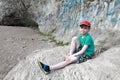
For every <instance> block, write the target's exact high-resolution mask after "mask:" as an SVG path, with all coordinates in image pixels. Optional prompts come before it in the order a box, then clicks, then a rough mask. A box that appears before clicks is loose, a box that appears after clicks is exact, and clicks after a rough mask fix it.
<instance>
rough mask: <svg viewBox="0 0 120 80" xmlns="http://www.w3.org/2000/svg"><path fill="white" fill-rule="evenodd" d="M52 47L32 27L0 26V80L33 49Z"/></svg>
mask: <svg viewBox="0 0 120 80" xmlns="http://www.w3.org/2000/svg"><path fill="white" fill-rule="evenodd" d="M44 40H46V41H44ZM52 47H55V44H54V43H52V42H49V40H48V37H47V36H42V35H40V34H39V32H38V31H36V30H34V29H31V28H28V27H12V26H0V80H2V79H3V78H4V76H5V75H6V74H7V73H8V72H9V71H10V70H11V69H12V68H13V66H15V65H16V64H17V63H18V62H19V61H20V60H22V59H25V58H26V56H27V55H29V54H31V53H33V51H35V50H39V49H43V48H52Z"/></svg>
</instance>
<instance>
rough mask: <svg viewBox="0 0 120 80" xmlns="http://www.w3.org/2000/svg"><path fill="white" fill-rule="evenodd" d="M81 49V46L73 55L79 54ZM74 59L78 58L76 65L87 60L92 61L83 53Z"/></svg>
mask: <svg viewBox="0 0 120 80" xmlns="http://www.w3.org/2000/svg"><path fill="white" fill-rule="evenodd" d="M81 49H82V46H79V47H78V48H77V49H75V51H74V53H77V52H79V51H80V50H81ZM76 57H77V58H78V61H77V63H82V62H85V61H87V60H88V59H92V58H91V57H90V56H88V55H86V54H85V53H83V54H81V55H79V56H76Z"/></svg>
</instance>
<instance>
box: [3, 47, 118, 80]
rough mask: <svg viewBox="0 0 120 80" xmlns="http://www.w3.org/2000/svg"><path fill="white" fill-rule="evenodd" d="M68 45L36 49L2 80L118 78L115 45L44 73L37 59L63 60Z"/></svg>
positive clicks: (106, 79)
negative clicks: (92, 56)
mask: <svg viewBox="0 0 120 80" xmlns="http://www.w3.org/2000/svg"><path fill="white" fill-rule="evenodd" d="M68 50H69V48H68V46H66V47H57V48H53V49H48V50H38V51H37V52H35V53H34V54H32V55H30V56H28V57H27V58H26V59H25V60H23V61H20V63H19V64H18V65H16V66H15V67H14V68H13V69H12V70H11V71H10V72H9V73H8V74H7V76H6V77H5V78H4V79H3V80H120V69H119V67H120V64H119V62H120V59H119V58H120V54H119V52H120V46H115V47H113V48H111V49H109V50H107V51H105V52H104V53H102V54H100V55H99V56H98V57H96V58H94V59H91V60H88V61H86V62H84V63H81V64H71V65H69V66H67V67H65V68H64V69H60V70H57V71H52V72H51V74H49V75H44V74H43V72H42V71H41V70H40V69H39V67H38V65H37V60H40V61H42V62H44V63H46V64H49V65H52V64H56V63H58V62H61V61H63V57H62V56H63V55H64V54H67V53H68Z"/></svg>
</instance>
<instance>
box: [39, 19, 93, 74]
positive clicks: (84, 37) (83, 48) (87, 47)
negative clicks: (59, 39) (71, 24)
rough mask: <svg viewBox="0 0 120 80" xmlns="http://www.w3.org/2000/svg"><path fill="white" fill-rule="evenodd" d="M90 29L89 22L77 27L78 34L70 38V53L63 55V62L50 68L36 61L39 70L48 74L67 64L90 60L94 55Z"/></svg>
mask: <svg viewBox="0 0 120 80" xmlns="http://www.w3.org/2000/svg"><path fill="white" fill-rule="evenodd" d="M90 28H91V24H90V22H88V21H82V22H81V23H80V25H79V31H80V34H79V36H75V37H73V38H72V41H71V45H70V52H69V54H68V55H65V61H63V62H60V63H58V64H55V65H51V66H49V65H46V64H43V63H42V62H40V61H38V65H39V67H40V69H42V71H43V72H44V73H45V74H48V73H50V71H52V70H57V69H60V68H63V67H65V66H67V65H68V64H71V63H75V62H77V63H81V62H84V61H86V60H88V59H91V58H92V56H93V55H94V41H93V39H92V37H91V35H90V34H89V33H88V32H89V31H90Z"/></svg>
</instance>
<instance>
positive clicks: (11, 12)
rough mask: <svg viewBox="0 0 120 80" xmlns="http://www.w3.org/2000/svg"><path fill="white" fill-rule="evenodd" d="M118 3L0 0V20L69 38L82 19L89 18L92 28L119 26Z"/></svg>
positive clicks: (112, 0) (107, 0)
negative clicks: (36, 27)
mask: <svg viewBox="0 0 120 80" xmlns="http://www.w3.org/2000/svg"><path fill="white" fill-rule="evenodd" d="M119 4H120V1H119V0H74V1H73V0H5V1H4V0H0V7H1V8H0V15H1V16H0V24H1V25H22V26H38V27H39V29H40V31H42V32H46V33H52V32H54V35H55V36H56V37H57V38H58V39H61V40H65V39H68V40H69V39H70V38H71V37H72V36H73V35H76V34H77V32H78V31H77V27H78V25H79V22H80V21H82V20H89V21H90V22H91V23H92V27H93V28H97V27H99V28H101V29H104V30H105V29H110V30H113V29H114V30H120V28H119V25H120V23H119V22H120V14H119V13H120V10H119V9H120V5H119ZM68 34H69V35H71V36H70V37H68V36H67V35H68Z"/></svg>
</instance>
